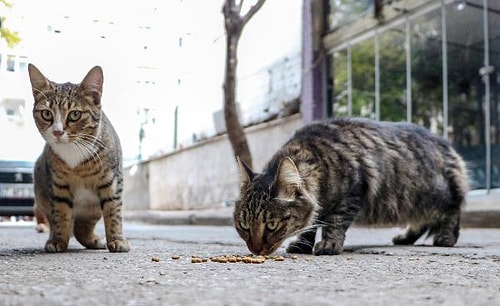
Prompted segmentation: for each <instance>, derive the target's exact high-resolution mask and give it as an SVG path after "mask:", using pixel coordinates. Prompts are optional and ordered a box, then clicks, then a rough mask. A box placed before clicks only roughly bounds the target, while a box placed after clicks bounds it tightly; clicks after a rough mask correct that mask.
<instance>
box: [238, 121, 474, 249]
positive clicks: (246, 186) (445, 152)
mask: <svg viewBox="0 0 500 306" xmlns="http://www.w3.org/2000/svg"><path fill="white" fill-rule="evenodd" d="M240 168H241V194H240V199H239V200H238V201H237V204H236V207H235V211H234V220H235V227H236V229H237V231H238V233H239V234H240V236H241V237H242V238H243V239H244V240H245V241H246V243H247V246H248V248H249V249H250V251H251V252H253V253H255V254H261V255H265V254H270V253H272V252H274V251H275V250H276V249H277V248H278V247H279V246H280V245H281V243H282V242H283V241H284V240H285V239H287V238H289V237H291V236H294V235H297V234H298V239H297V240H296V241H295V242H292V243H291V244H290V245H289V246H288V248H287V251H288V252H291V253H314V254H316V255H324V254H325V255H333V254H339V253H341V252H342V250H343V244H344V239H345V232H346V230H347V229H348V228H349V226H350V225H351V224H352V223H353V222H355V221H356V222H359V223H364V224H371V225H376V224H378V225H381V224H385V225H387V224H392V225H407V226H408V229H407V231H406V233H405V234H403V235H399V236H397V237H394V239H393V242H394V243H395V244H413V243H414V242H415V241H416V240H417V239H418V238H419V237H420V236H422V235H423V234H425V233H428V234H429V235H430V236H434V245H436V246H446V247H449V246H453V245H455V243H456V241H457V239H458V235H459V227H460V212H461V208H462V207H463V205H464V202H465V195H466V193H467V191H468V179H467V170H466V166H465V163H464V161H463V160H462V159H461V157H460V156H459V155H458V154H457V153H456V151H455V150H454V149H453V148H452V147H451V146H450V144H448V143H447V142H446V141H445V140H444V139H442V138H439V137H437V136H435V135H433V134H431V133H430V132H429V131H427V130H426V129H424V128H422V127H420V126H417V125H413V124H407V123H392V122H377V121H371V120H367V119H355V118H350V119H337V120H331V121H327V122H318V123H314V124H311V125H308V126H305V127H303V128H302V129H300V130H298V131H297V132H296V133H295V135H294V136H293V137H292V138H291V139H290V140H289V141H288V142H287V143H286V144H285V145H284V146H283V147H282V148H281V149H280V150H279V151H278V152H277V153H276V154H275V155H274V157H273V158H272V159H271V160H270V161H269V163H268V164H267V166H266V167H265V168H264V170H263V172H262V173H254V172H253V171H252V170H251V169H249V168H248V167H246V166H245V165H244V164H242V163H240ZM317 228H321V229H322V231H321V232H322V234H321V237H322V238H321V241H319V242H317V243H316V245H314V243H315V237H316V229H317Z"/></svg>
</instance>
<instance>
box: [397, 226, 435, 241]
mask: <svg viewBox="0 0 500 306" xmlns="http://www.w3.org/2000/svg"><path fill="white" fill-rule="evenodd" d="M428 230H429V225H428V224H419V225H410V226H409V227H408V229H407V230H406V233H404V234H402V235H397V236H395V237H394V238H392V243H394V244H397V245H410V244H414V243H415V241H417V240H418V238H420V237H421V236H422V235H423V234H425V232H427V231H428Z"/></svg>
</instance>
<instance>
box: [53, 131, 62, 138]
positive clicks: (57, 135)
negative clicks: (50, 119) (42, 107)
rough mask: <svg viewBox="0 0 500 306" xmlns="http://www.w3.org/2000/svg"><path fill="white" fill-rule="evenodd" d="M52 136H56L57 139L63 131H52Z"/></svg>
mask: <svg viewBox="0 0 500 306" xmlns="http://www.w3.org/2000/svg"><path fill="white" fill-rule="evenodd" d="M52 134H53V135H54V136H56V137H57V138H59V137H61V136H62V135H63V134H64V131H61V130H54V131H52Z"/></svg>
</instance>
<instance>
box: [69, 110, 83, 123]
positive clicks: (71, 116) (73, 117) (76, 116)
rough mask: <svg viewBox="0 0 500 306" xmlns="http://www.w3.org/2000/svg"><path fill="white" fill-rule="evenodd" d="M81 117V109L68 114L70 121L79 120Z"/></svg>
mask: <svg viewBox="0 0 500 306" xmlns="http://www.w3.org/2000/svg"><path fill="white" fill-rule="evenodd" d="M81 117H82V112H81V111H77V110H74V111H71V112H69V115H68V119H69V120H70V121H77V120H79V119H80V118H81Z"/></svg>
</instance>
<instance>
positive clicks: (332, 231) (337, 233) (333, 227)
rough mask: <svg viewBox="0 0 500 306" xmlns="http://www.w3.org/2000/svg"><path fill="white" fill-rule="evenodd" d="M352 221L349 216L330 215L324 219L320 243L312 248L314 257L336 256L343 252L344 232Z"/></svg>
mask: <svg viewBox="0 0 500 306" xmlns="http://www.w3.org/2000/svg"><path fill="white" fill-rule="evenodd" d="M353 220H354V217H353V216H350V215H339V214H335V215H331V216H329V217H328V218H324V221H325V223H326V224H327V225H325V226H323V227H322V228H321V241H319V242H318V243H316V245H315V246H314V255H338V254H340V253H342V251H343V250H344V240H345V232H346V231H347V229H348V228H349V226H350V225H351V223H352V221H353Z"/></svg>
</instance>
